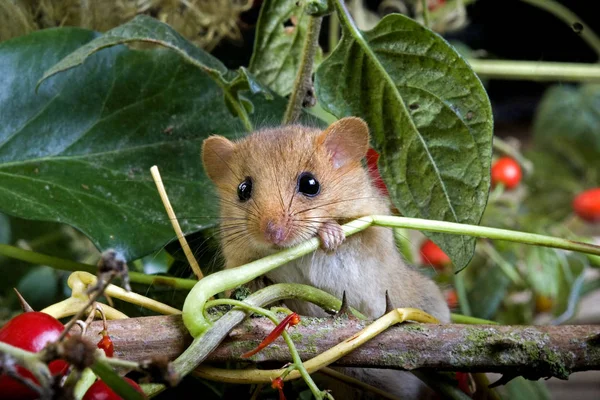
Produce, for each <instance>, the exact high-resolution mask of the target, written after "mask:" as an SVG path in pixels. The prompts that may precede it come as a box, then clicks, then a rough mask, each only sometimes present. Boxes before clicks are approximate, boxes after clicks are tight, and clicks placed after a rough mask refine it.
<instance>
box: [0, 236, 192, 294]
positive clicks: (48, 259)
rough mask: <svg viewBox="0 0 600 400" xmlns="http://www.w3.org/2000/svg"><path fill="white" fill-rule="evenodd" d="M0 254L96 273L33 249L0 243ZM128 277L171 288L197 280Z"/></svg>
mask: <svg viewBox="0 0 600 400" xmlns="http://www.w3.org/2000/svg"><path fill="white" fill-rule="evenodd" d="M0 255H3V256H6V257H11V258H15V259H17V260H21V261H25V262H28V263H31V264H36V265H47V266H49V267H52V268H56V269H60V270H62V271H72V272H74V271H85V272H89V273H91V274H95V273H96V270H97V268H96V266H94V265H91V264H84V263H80V262H77V261H71V260H67V259H64V258H59V257H54V256H49V255H46V254H41V253H37V252H35V251H30V250H25V249H21V248H19V247H15V246H10V245H8V244H0ZM129 279H130V280H131V282H135V283H141V284H146V285H165V286H169V287H171V288H173V289H185V290H189V289H191V288H193V287H194V285H195V284H196V283H197V282H198V281H196V280H192V279H181V278H171V277H167V276H153V275H146V274H142V273H140V272H130V273H129Z"/></svg>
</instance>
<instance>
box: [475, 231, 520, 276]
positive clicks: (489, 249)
mask: <svg viewBox="0 0 600 400" xmlns="http://www.w3.org/2000/svg"><path fill="white" fill-rule="evenodd" d="M480 248H481V249H482V250H483V251H484V252H485V253H486V254H487V255H488V257H490V258H491V259H492V261H494V262H495V263H496V265H498V267H500V269H501V270H502V272H504V275H506V276H507V277H508V279H510V280H511V281H512V283H513V284H514V285H516V286H523V285H524V284H525V282H524V281H523V279H522V278H521V275H520V274H519V272H518V271H517V269H516V268H515V267H514V266H513V265H512V264H511V263H509V262H508V261H506V260H505V259H504V257H502V255H500V253H498V251H497V250H496V249H495V248H494V246H492V245H491V244H489V243H488V242H483V243H481V247H480Z"/></svg>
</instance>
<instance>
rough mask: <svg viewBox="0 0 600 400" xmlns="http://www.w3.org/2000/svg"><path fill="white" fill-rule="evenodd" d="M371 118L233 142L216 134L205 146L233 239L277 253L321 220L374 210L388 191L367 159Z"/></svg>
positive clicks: (227, 239)
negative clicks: (377, 184)
mask: <svg viewBox="0 0 600 400" xmlns="http://www.w3.org/2000/svg"><path fill="white" fill-rule="evenodd" d="M368 147H369V129H368V127H367V124H366V123H365V122H364V121H363V120H361V119H359V118H354V117H349V118H343V119H341V120H339V121H337V122H335V123H333V124H332V125H330V126H329V127H328V128H327V129H325V130H324V131H321V130H319V129H315V128H309V127H305V126H301V125H292V126H285V127H279V128H276V129H268V130H263V131H258V132H254V133H252V134H251V135H249V136H247V137H245V138H243V139H241V140H239V141H236V142H232V141H230V140H228V139H226V138H224V137H222V136H211V137H209V138H208V139H206V140H205V141H204V144H203V146H202V160H203V164H204V169H205V171H206V174H207V175H208V177H209V178H210V179H211V180H212V181H213V182H214V183H215V185H216V186H217V188H218V192H219V196H220V199H221V218H222V221H221V229H222V231H221V233H222V239H223V240H222V242H223V247H224V250H225V252H227V247H228V246H238V247H244V248H247V247H250V249H248V250H254V252H255V253H260V254H265V255H266V254H269V253H270V252H273V251H276V250H277V249H280V248H283V247H290V246H293V245H295V244H298V243H300V242H302V241H304V240H306V239H309V238H311V237H314V236H316V233H317V231H318V230H319V227H320V226H321V224H323V223H325V222H327V221H332V220H335V221H340V222H341V221H343V220H347V219H351V218H356V217H359V216H364V215H367V214H369V213H370V211H369V207H368V204H369V202H372V201H373V200H374V199H375V198H378V199H379V201H377V200H376V202H378V203H381V199H380V196H379V194H378V192H377V190H375V189H374V188H373V186H372V185H371V182H370V180H369V177H368V174H367V173H366V171H365V170H364V168H363V166H362V162H361V161H362V159H363V157H364V156H365V154H366V153H367V150H368Z"/></svg>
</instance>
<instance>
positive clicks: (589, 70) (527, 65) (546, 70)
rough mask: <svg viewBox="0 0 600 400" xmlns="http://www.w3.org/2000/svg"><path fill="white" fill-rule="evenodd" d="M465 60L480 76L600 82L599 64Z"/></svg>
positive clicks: (507, 78)
mask: <svg viewBox="0 0 600 400" xmlns="http://www.w3.org/2000/svg"><path fill="white" fill-rule="evenodd" d="M467 62H468V63H469V64H470V65H471V68H473V71H475V73H476V74H477V75H479V77H481V78H491V79H506V80H527V81H564V82H600V65H598V64H577V63H560V62H541V61H505V60H478V59H475V58H469V59H468V60H467Z"/></svg>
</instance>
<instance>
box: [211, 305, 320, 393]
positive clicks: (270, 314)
mask: <svg viewBox="0 0 600 400" xmlns="http://www.w3.org/2000/svg"><path fill="white" fill-rule="evenodd" d="M219 304H228V305H232V306H236V307H238V308H241V309H244V310H246V311H250V312H253V313H255V314H258V315H262V316H265V317H267V318H269V319H270V320H271V322H273V323H274V324H275V325H276V326H277V324H279V322H280V321H279V320H278V319H277V315H275V313H273V312H271V311H269V310H266V309H264V308H262V307H256V306H253V305H251V304H248V303H245V302H243V301H238V300H232V299H220V300H213V301H209V302H208V303H206V308H208V307H211V306H216V305H219ZM281 336H282V337H283V340H285V343H286V344H287V346H288V348H289V349H290V354H291V356H292V360H293V361H294V368H295V369H296V370H297V371H298V372H299V373H300V375H301V376H302V378H303V379H304V382H306V384H307V385H308V388H309V389H310V391H311V392H312V394H313V396H315V398H317V399H319V400H321V399H323V398H324V395H323V392H321V390H319V388H318V387H317V385H316V384H315V382H314V381H313V380H312V378H311V377H310V375H309V374H308V372H307V371H306V369H305V368H304V364H302V360H301V359H300V355H299V354H298V350H296V346H295V345H294V342H293V341H292V339H291V338H290V335H289V334H288V333H287V331H286V330H283V332H282V333H281Z"/></svg>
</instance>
